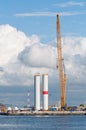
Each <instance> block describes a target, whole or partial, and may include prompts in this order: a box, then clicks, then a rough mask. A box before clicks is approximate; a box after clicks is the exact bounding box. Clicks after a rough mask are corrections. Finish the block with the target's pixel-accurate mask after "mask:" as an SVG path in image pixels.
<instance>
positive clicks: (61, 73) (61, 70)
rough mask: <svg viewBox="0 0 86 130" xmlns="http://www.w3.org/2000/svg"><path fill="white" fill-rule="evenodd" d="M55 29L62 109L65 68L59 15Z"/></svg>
mask: <svg viewBox="0 0 86 130" xmlns="http://www.w3.org/2000/svg"><path fill="white" fill-rule="evenodd" d="M56 29H57V55H58V58H57V61H58V65H57V68H58V71H59V80H60V100H61V109H64V108H65V106H66V74H65V68H64V59H63V56H62V43H61V32H60V17H59V15H57V21H56Z"/></svg>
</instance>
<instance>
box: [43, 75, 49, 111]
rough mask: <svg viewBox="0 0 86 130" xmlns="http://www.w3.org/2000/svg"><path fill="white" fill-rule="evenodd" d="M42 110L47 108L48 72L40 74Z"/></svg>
mask: <svg viewBox="0 0 86 130" xmlns="http://www.w3.org/2000/svg"><path fill="white" fill-rule="evenodd" d="M42 89H43V91H42V94H43V110H48V74H43V75H42Z"/></svg>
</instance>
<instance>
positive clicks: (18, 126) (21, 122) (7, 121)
mask: <svg viewBox="0 0 86 130" xmlns="http://www.w3.org/2000/svg"><path fill="white" fill-rule="evenodd" d="M0 130H86V115H78V116H76V115H75V116H74V115H65V116H2V115H0Z"/></svg>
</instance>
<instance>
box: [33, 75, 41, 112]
mask: <svg viewBox="0 0 86 130" xmlns="http://www.w3.org/2000/svg"><path fill="white" fill-rule="evenodd" d="M34 107H35V110H40V75H35V76H34Z"/></svg>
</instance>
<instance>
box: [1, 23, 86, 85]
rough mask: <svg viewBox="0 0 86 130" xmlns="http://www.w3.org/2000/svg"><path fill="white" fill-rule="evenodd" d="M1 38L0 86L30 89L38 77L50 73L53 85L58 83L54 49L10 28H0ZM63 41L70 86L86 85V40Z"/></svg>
mask: <svg viewBox="0 0 86 130" xmlns="http://www.w3.org/2000/svg"><path fill="white" fill-rule="evenodd" d="M0 37H1V38H0V85H13V86H14V85H20V86H23V85H28V86H31V85H33V76H34V74H36V73H41V74H42V73H48V74H49V79H50V80H49V82H50V83H53V84H55V83H56V82H58V76H57V69H55V68H56V58H57V53H56V48H55V47H54V46H51V45H49V44H48V45H45V44H42V43H40V38H39V37H38V36H37V35H32V36H30V37H27V36H26V35H25V34H24V33H23V32H21V31H18V30H17V29H16V28H14V27H12V26H10V25H1V26H0ZM62 41H63V55H64V62H65V67H66V73H67V81H68V83H73V84H74V83H76V84H86V80H85V75H86V71H85V69H86V60H85V59H86V44H85V43H86V38H85V37H63V39H62Z"/></svg>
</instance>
